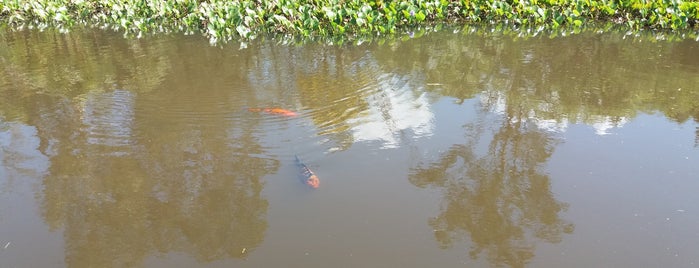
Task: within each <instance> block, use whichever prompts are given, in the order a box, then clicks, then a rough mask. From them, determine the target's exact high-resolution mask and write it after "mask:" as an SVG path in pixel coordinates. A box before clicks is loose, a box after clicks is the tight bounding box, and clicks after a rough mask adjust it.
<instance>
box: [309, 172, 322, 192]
mask: <svg viewBox="0 0 699 268" xmlns="http://www.w3.org/2000/svg"><path fill="white" fill-rule="evenodd" d="M306 184H307V185H308V186H311V187H312V188H313V189H317V188H318V186H320V179H318V176H316V175H311V176H310V177H308V178H307V179H306Z"/></svg>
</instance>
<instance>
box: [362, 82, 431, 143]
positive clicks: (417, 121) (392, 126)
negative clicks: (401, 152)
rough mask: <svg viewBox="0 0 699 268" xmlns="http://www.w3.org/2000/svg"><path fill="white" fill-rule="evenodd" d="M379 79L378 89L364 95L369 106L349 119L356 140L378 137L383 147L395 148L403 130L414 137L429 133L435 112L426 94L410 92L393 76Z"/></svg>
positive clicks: (368, 139)
mask: <svg viewBox="0 0 699 268" xmlns="http://www.w3.org/2000/svg"><path fill="white" fill-rule="evenodd" d="M378 80H379V84H378V87H379V88H378V90H377V91H376V92H375V93H374V94H372V95H370V96H368V97H367V103H368V104H369V109H367V110H366V111H364V112H362V114H361V116H360V117H358V118H356V119H352V120H350V121H349V124H350V125H351V126H352V135H353V136H354V139H355V141H372V140H375V141H381V142H382V143H383V147H384V148H394V147H397V146H398V145H399V139H400V137H401V136H402V135H403V134H404V133H403V131H404V130H411V131H412V134H413V135H415V137H423V136H429V135H431V134H432V131H433V129H434V125H433V118H434V114H433V113H432V111H431V110H430V104H429V103H428V100H427V96H426V94H425V93H421V94H417V93H415V92H413V91H412V90H411V88H410V85H409V84H408V83H406V82H405V81H401V80H400V79H399V78H396V77H393V78H379V79H378Z"/></svg>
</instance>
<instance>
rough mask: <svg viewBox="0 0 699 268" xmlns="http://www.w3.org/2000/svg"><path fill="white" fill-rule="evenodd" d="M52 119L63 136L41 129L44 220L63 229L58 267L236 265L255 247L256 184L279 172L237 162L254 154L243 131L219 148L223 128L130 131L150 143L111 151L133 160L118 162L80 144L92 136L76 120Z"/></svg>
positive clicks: (263, 204)
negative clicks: (46, 143) (189, 260)
mask: <svg viewBox="0 0 699 268" xmlns="http://www.w3.org/2000/svg"><path fill="white" fill-rule="evenodd" d="M73 107H74V106H73V105H68V106H66V107H64V109H65V110H69V109H72V108H73ZM74 113H77V111H71V112H66V113H65V114H74ZM85 116H87V117H89V116H92V115H85ZM154 117H157V116H154ZM53 119H55V120H58V121H59V122H60V124H58V125H60V126H63V127H65V128H66V129H63V130H58V129H56V130H55V132H54V133H50V132H53V131H54V130H51V129H44V130H45V132H49V133H46V134H48V135H49V136H53V137H54V138H55V139H54V144H55V145H54V155H53V157H52V158H51V161H52V165H51V167H50V169H49V172H48V175H47V176H46V178H45V179H44V184H43V189H44V190H43V196H44V199H43V211H44V217H45V218H46V221H47V223H48V224H49V225H50V226H51V227H52V228H54V229H55V228H64V232H63V233H64V238H65V243H66V265H67V266H69V267H135V266H141V265H142V262H143V261H144V260H145V259H146V258H147V257H148V256H152V255H154V254H156V252H160V253H168V252H186V253H190V254H191V255H192V256H193V257H195V258H196V259H198V260H200V261H211V260H215V259H222V258H231V257H232V258H242V257H244V256H245V255H246V253H249V252H250V251H252V250H254V248H255V247H257V246H258V245H259V244H260V243H261V242H262V240H263V237H264V232H265V231H266V229H267V223H266V212H267V201H266V200H265V199H263V198H262V196H261V191H262V188H263V185H262V183H261V181H260V179H261V177H262V176H264V175H265V174H267V173H269V172H274V170H276V169H277V168H278V163H277V162H276V161H272V160H268V159H262V158H256V157H250V156H248V155H249V154H243V153H242V152H243V151H244V152H247V153H252V154H257V155H261V154H262V152H261V148H260V145H259V144H257V143H256V142H255V141H256V140H255V139H256V138H255V137H256V134H255V133H251V131H247V132H245V131H242V132H241V133H239V134H237V135H235V137H228V138H230V139H232V140H234V143H235V144H228V145H226V144H225V142H226V140H227V139H226V136H230V135H229V134H228V133H227V130H226V126H221V127H220V129H218V128H216V129H206V130H201V129H202V128H203V127H193V129H192V130H185V131H182V130H180V131H176V130H175V129H168V128H166V127H160V128H158V129H160V130H161V131H159V132H156V131H155V129H153V130H149V129H143V128H135V129H134V130H133V131H138V132H140V133H141V134H142V135H141V136H139V137H143V138H144V139H148V140H151V141H152V142H150V143H148V142H145V141H137V142H135V143H133V144H131V145H129V146H127V148H122V149H119V151H128V152H129V155H130V156H134V157H123V156H121V155H115V154H113V153H111V152H113V151H115V150H116V149H115V148H107V147H109V146H110V144H86V143H85V141H86V140H90V138H91V137H90V136H91V133H88V132H85V131H81V124H83V122H82V121H78V120H75V119H76V117H69V116H67V117H60V116H59V117H56V118H53ZM47 120H50V119H48V118H47ZM152 120H153V121H152V122H156V121H158V120H162V118H160V119H159V118H152ZM152 122H150V123H152ZM146 125H147V124H146ZM240 127H243V128H245V127H244V126H240ZM67 129H73V130H74V131H67ZM84 129H86V128H83V130H84ZM245 129H249V128H245ZM151 131H153V132H151ZM147 132H151V133H147ZM62 133H70V134H67V135H63V134H62ZM204 133H206V135H207V137H206V138H204ZM53 134H56V135H53ZM209 135H212V136H217V137H216V138H212V137H211V136H209ZM219 136H220V137H219ZM222 143H223V144H222ZM230 147H235V149H234V150H233V151H234V152H233V154H231V148H230ZM237 150H240V152H235V151H237ZM231 155H233V156H231ZM244 249H245V250H244Z"/></svg>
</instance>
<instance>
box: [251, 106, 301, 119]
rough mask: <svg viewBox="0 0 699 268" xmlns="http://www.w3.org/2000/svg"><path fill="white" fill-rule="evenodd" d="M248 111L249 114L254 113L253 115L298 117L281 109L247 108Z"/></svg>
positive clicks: (294, 113) (292, 112)
mask: <svg viewBox="0 0 699 268" xmlns="http://www.w3.org/2000/svg"><path fill="white" fill-rule="evenodd" d="M248 111H250V112H255V113H260V112H262V113H267V114H276V115H281V116H289V117H292V116H296V115H298V114H297V113H296V112H294V111H290V110H287V109H282V108H248Z"/></svg>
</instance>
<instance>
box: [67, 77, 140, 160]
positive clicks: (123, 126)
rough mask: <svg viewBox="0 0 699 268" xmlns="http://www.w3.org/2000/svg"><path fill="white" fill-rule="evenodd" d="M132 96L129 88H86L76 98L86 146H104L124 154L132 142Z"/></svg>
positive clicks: (113, 152)
mask: <svg viewBox="0 0 699 268" xmlns="http://www.w3.org/2000/svg"><path fill="white" fill-rule="evenodd" d="M134 97H135V94H133V93H132V92H130V91H126V90H114V91H111V92H88V93H87V94H86V95H84V96H83V98H82V99H81V100H79V102H78V105H79V106H80V108H81V109H80V110H81V111H82V113H81V115H80V119H81V121H82V123H83V127H82V130H83V132H84V133H86V136H87V137H86V141H87V144H88V145H90V146H95V147H108V148H110V150H105V152H108V153H107V154H110V155H117V156H118V155H124V154H128V152H129V150H127V149H119V148H125V147H127V146H130V145H131V144H133V133H132V132H133V122H134V109H133V106H134V100H135V99H134Z"/></svg>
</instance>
